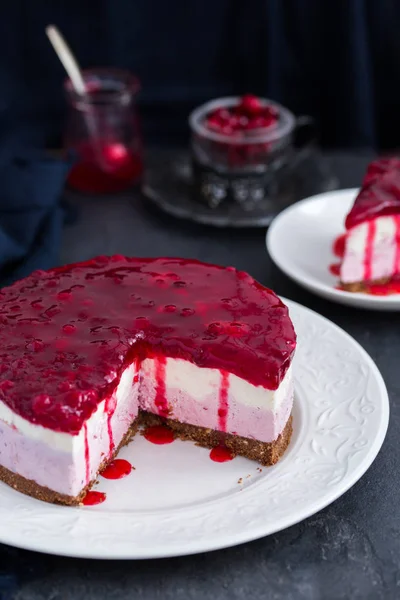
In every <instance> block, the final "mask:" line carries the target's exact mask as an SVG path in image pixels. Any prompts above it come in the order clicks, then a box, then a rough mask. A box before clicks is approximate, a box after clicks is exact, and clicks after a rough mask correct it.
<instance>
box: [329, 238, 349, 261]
mask: <svg viewBox="0 0 400 600" xmlns="http://www.w3.org/2000/svg"><path fill="white" fill-rule="evenodd" d="M345 245H346V234H345V233H342V235H339V236H338V237H337V238H336V239H335V241H334V242H333V247H332V251H333V254H334V255H335V256H337V257H338V258H343V256H344V250H345Z"/></svg>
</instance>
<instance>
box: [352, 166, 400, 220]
mask: <svg viewBox="0 0 400 600" xmlns="http://www.w3.org/2000/svg"><path fill="white" fill-rule="evenodd" d="M399 213H400V159H398V158H384V159H380V160H376V161H374V162H372V163H371V164H370V165H369V166H368V169H367V172H366V174H365V177H364V180H363V183H362V187H361V191H360V193H359V194H358V196H357V198H356V200H355V202H354V206H353V208H352V209H351V211H350V212H349V214H348V215H347V218H346V228H347V229H351V228H352V227H355V226H356V225H359V224H360V223H363V222H364V221H369V220H371V219H375V218H376V217H382V216H385V215H395V214H399Z"/></svg>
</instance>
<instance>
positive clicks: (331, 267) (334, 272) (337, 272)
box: [329, 263, 340, 277]
mask: <svg viewBox="0 0 400 600" xmlns="http://www.w3.org/2000/svg"><path fill="white" fill-rule="evenodd" d="M329 271H330V273H332V275H334V276H335V277H339V275H340V263H335V264H333V265H329Z"/></svg>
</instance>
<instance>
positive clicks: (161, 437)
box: [143, 425, 175, 445]
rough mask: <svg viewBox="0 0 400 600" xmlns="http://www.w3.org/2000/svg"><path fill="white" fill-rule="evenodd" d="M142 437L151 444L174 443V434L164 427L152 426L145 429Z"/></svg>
mask: <svg viewBox="0 0 400 600" xmlns="http://www.w3.org/2000/svg"><path fill="white" fill-rule="evenodd" d="M143 435H144V437H145V438H146V440H148V441H149V442H151V443H152V444H158V445H162V444H171V442H173V441H174V439H175V436H174V432H173V431H172V430H171V429H169V428H168V427H165V425H153V426H152V427H146V429H145V431H144V434H143Z"/></svg>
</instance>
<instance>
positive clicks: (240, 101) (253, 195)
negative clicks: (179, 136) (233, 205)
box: [189, 94, 296, 207]
mask: <svg viewBox="0 0 400 600" xmlns="http://www.w3.org/2000/svg"><path fill="white" fill-rule="evenodd" d="M189 124H190V128H191V134H192V139H191V150H192V162H193V171H194V182H195V186H196V191H197V195H198V196H199V199H201V200H202V201H203V202H206V203H207V204H208V205H209V206H211V207H216V206H219V205H220V204H221V202H224V201H227V200H231V201H234V202H239V203H240V204H242V205H244V206H246V205H247V206H249V207H251V206H254V204H255V203H257V202H260V201H262V200H264V198H265V197H266V195H268V194H269V187H270V184H271V181H272V180H273V176H274V173H276V171H277V170H278V169H279V168H280V167H281V166H283V165H284V164H285V162H287V160H288V159H289V156H290V150H291V143H292V136H293V132H294V130H295V127H296V119H295V117H294V115H293V114H292V113H291V112H290V111H289V110H287V109H286V108H284V107H283V106H281V105H279V104H277V103H275V102H272V101H270V100H267V99H264V98H258V97H257V96H252V95H250V94H247V95H245V96H242V97H237V96H232V97H227V98H219V99H217V100H212V101H211V102H207V103H206V104H203V105H202V106H200V107H198V108H197V109H195V110H194V111H193V112H192V113H191V115H190V117H189Z"/></svg>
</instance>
